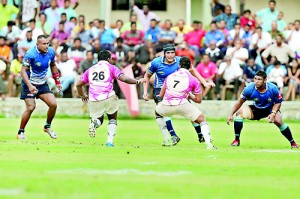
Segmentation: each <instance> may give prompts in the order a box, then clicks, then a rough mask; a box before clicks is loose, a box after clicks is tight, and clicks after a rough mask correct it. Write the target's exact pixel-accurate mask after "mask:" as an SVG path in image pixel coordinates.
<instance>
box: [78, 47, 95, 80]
mask: <svg viewBox="0 0 300 199" xmlns="http://www.w3.org/2000/svg"><path fill="white" fill-rule="evenodd" d="M94 64H96V63H95V62H94V54H93V52H92V51H90V50H89V51H86V59H84V60H82V61H81V62H80V64H79V68H78V74H79V75H81V74H83V73H84V72H85V71H86V70H87V69H89V68H90V67H91V66H93V65H94Z"/></svg>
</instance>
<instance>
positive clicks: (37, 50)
mask: <svg viewBox="0 0 300 199" xmlns="http://www.w3.org/2000/svg"><path fill="white" fill-rule="evenodd" d="M35 50H36V52H38V53H40V54H44V55H45V54H47V52H48V50H47V52H45V53H42V52H40V51H39V49H38V48H37V46H35Z"/></svg>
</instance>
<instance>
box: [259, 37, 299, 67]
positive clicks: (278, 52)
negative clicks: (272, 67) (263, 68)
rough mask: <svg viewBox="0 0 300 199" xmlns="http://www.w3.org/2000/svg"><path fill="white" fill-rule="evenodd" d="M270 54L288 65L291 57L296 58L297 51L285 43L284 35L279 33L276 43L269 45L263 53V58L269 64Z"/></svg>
mask: <svg viewBox="0 0 300 199" xmlns="http://www.w3.org/2000/svg"><path fill="white" fill-rule="evenodd" d="M270 56H274V57H276V58H277V60H278V61H279V62H280V63H282V64H284V65H286V66H287V64H288V62H289V57H291V58H294V57H295V53H294V52H293V50H292V49H291V48H290V47H289V46H288V45H287V44H285V43H283V38H282V36H280V35H277V36H276V43H275V44H272V45H271V46H269V47H268V48H267V49H266V50H265V51H264V52H263V53H262V58H263V60H264V62H265V64H266V65H269V60H270Z"/></svg>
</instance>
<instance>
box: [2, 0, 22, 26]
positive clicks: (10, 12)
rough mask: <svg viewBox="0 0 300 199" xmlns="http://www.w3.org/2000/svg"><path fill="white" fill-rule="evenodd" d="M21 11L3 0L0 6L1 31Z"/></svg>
mask: <svg viewBox="0 0 300 199" xmlns="http://www.w3.org/2000/svg"><path fill="white" fill-rule="evenodd" d="M18 13H19V9H18V8H17V7H15V6H13V5H9V4H7V0H1V4H0V19H1V20H0V30H1V29H2V28H3V27H4V26H5V25H6V24H7V22H8V21H10V20H11V18H12V16H14V15H17V14H18Z"/></svg>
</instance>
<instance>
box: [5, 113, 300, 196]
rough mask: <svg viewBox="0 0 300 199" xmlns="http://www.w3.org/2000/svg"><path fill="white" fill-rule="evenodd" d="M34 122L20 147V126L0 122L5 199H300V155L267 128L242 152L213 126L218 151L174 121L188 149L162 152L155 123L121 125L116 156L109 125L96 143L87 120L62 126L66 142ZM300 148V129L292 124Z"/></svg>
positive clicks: (247, 131)
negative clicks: (107, 143)
mask: <svg viewBox="0 0 300 199" xmlns="http://www.w3.org/2000/svg"><path fill="white" fill-rule="evenodd" d="M43 123H44V119H39V118H33V119H32V120H31V121H30V123H29V125H28V128H27V130H26V132H27V133H26V134H27V137H28V138H29V139H28V140H27V141H19V140H16V139H15V134H16V131H17V128H18V125H19V119H4V118H0V198H10V199H11V198H18V199H19V198H28V199H35V198H37V199H43V198H51V199H52V198H53V199H60V198H62V199H64V198H80V199H83V198H108V199H109V198H118V199H119V198H120V199H122V198H129V199H135V198H187V199H190V198H253V199H257V198H264V199H265V198H272V199H274V198H298V197H299V194H300V190H299V181H298V180H299V177H300V167H299V165H300V153H299V151H298V150H291V149H290V145H289V143H288V142H287V141H286V140H285V138H284V137H283V136H282V135H281V134H280V133H279V131H278V129H277V128H276V127H275V126H273V125H271V124H268V123H267V122H266V121H261V122H249V121H248V122H245V124H244V130H243V132H242V136H241V139H242V142H241V146H240V147H238V148H233V147H230V146H229V144H230V143H231V141H232V140H233V132H232V131H233V125H231V126H227V124H226V123H225V121H211V122H209V124H210V126H211V134H212V136H213V139H214V144H215V145H216V146H217V147H218V150H214V151H208V150H206V149H205V145H204V144H199V143H198V141H197V136H196V133H195V132H194V130H193V128H192V126H191V125H190V123H189V122H188V121H186V120H178V119H177V120H174V126H175V129H176V130H177V133H178V135H180V137H181V139H182V140H181V142H180V143H179V144H178V145H177V146H175V147H169V148H165V147H162V146H160V144H161V141H162V136H161V134H160V132H159V130H158V127H157V126H156V123H155V120H119V122H118V132H117V135H116V138H115V145H116V147H115V148H106V147H105V141H106V135H107V134H106V125H107V120H106V121H105V125H104V126H102V127H101V128H100V129H98V132H97V136H96V138H94V139H92V138H89V136H88V133H87V126H88V120H87V119H55V121H54V123H53V128H54V129H55V130H56V131H57V132H58V133H59V139H57V140H51V139H50V138H49V137H48V136H47V135H46V134H45V133H42V131H41V129H42V126H43ZM288 124H289V126H290V128H291V129H292V130H293V132H294V137H295V139H296V140H298V141H300V135H299V130H298V129H300V124H299V123H296V122H289V123H288Z"/></svg>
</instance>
